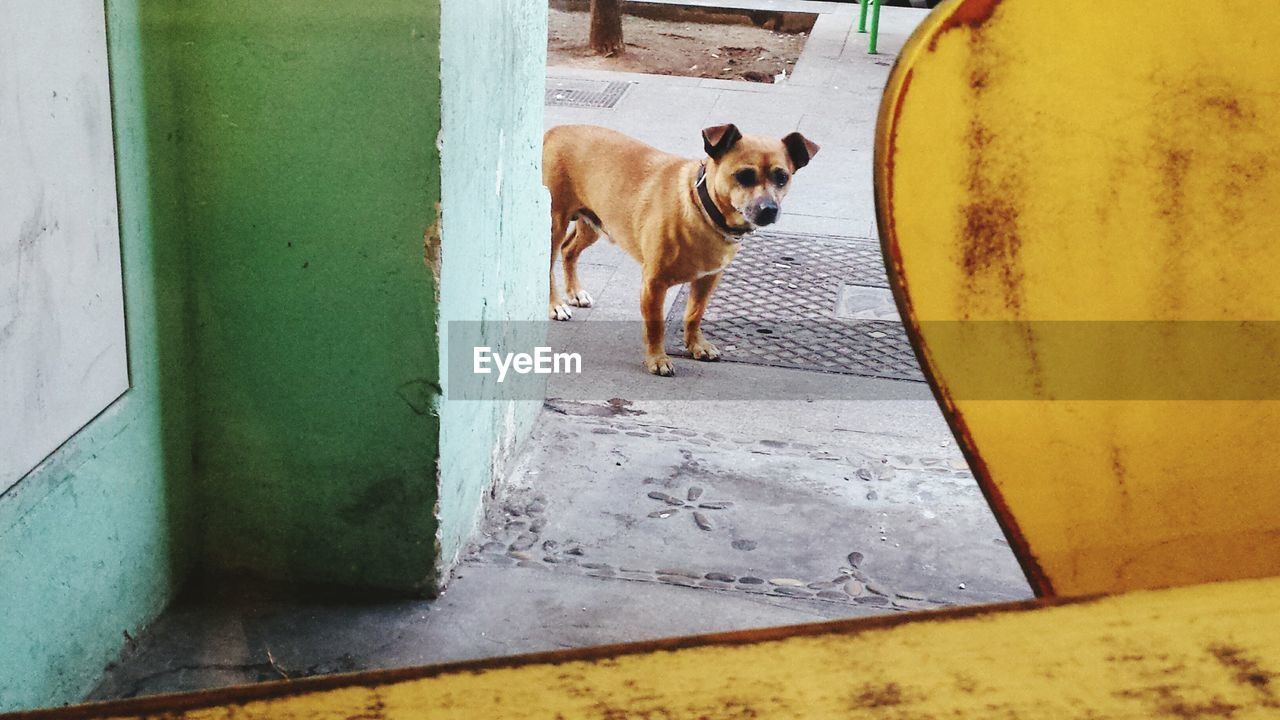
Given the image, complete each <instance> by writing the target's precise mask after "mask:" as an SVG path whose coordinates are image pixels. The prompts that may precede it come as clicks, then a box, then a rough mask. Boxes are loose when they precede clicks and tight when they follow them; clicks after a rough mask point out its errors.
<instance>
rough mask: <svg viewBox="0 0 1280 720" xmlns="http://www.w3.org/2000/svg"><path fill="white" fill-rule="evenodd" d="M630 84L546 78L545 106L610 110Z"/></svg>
mask: <svg viewBox="0 0 1280 720" xmlns="http://www.w3.org/2000/svg"><path fill="white" fill-rule="evenodd" d="M629 87H631V83H627V82H619V81H615V82H606V81H604V80H571V79H563V80H557V79H554V78H547V95H546V104H547V105H549V106H552V107H576V108H611V107H613V106H614V105H616V104H618V100H620V99H621V98H622V95H623V94H624V93H626V92H627V88H629Z"/></svg>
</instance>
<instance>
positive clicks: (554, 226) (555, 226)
mask: <svg viewBox="0 0 1280 720" xmlns="http://www.w3.org/2000/svg"><path fill="white" fill-rule="evenodd" d="M568 228H569V218H568V217H567V216H566V215H565V214H564V213H563V212H559V213H558V212H555V211H552V213H551V297H550V299H549V300H548V302H547V316H548V317H550V318H551V319H552V320H568V319H569V318H571V317H573V311H572V310H570V309H569V306H568V305H565V304H564V301H563V300H562V299H561V297H560V293H559V292H558V291H557V290H556V257H558V256H559V255H560V247H561V246H562V245H563V244H564V243H565V242H566V241H567V240H568V238H565V236H564V234H565V231H566V230H568Z"/></svg>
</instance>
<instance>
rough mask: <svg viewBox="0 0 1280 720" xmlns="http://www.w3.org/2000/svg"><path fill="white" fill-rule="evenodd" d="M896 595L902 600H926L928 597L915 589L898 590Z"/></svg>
mask: <svg viewBox="0 0 1280 720" xmlns="http://www.w3.org/2000/svg"><path fill="white" fill-rule="evenodd" d="M897 595H898V597H900V598H902V599H904V600H928V599H929V598H928V596H926V595H925V594H924V593H922V592H916V591H915V590H899V591H898V593H897Z"/></svg>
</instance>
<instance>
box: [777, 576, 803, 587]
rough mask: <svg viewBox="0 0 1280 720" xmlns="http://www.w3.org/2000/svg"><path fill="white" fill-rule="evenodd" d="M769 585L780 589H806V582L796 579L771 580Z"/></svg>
mask: <svg viewBox="0 0 1280 720" xmlns="http://www.w3.org/2000/svg"><path fill="white" fill-rule="evenodd" d="M769 584H770V585H777V586H779V587H793V588H802V587H804V581H803V580H797V579H795V578H770V579H769Z"/></svg>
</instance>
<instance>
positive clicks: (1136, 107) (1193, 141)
mask: <svg viewBox="0 0 1280 720" xmlns="http://www.w3.org/2000/svg"><path fill="white" fill-rule="evenodd" d="M1277 37H1280V12H1277V11H1276V7H1275V6H1274V4H1273V3H1259V2H1244V1H1231V0H1224V1H1215V2H1203V1H1202V0H1169V1H1166V2H1160V3H1146V2H1115V3H1086V4H1082V3H1076V2H1042V1H1039V0H1003V1H1000V0H968V1H965V2H953V3H950V4H948V5H944V6H943V7H942V8H940V9H939V10H938V11H937V12H935V13H934V15H932V16H931V17H930V18H929V20H927V21H926V22H925V23H924V24H923V25H922V26H921V28H920V29H919V30H918V31H917V33H916V34H915V36H914V37H913V38H912V40H911V42H910V43H909V44H908V46H907V48H906V49H905V51H904V52H903V54H902V56H901V57H900V59H899V63H898V65H897V67H896V68H895V69H894V72H893V74H892V77H891V80H890V84H889V88H888V90H887V91H886V95H885V99H884V104H883V105H882V109H881V120H880V127H879V129H878V136H877V149H876V151H877V158H876V173H877V205H878V209H879V215H880V226H881V234H882V237H883V239H884V243H885V251H886V257H887V258H888V259H889V261H890V265H891V268H890V269H891V276H892V280H893V285H894V291H895V294H896V295H897V297H898V301H899V306H900V308H901V309H902V310H903V313H904V316H905V317H906V318H907V319H908V322H909V324H910V325H911V327H912V329H913V334H914V336H915V337H914V340H915V342H916V345H917V350H918V352H919V353H921V354H922V355H923V360H924V362H925V365H926V371H927V372H928V373H929V374H930V376H931V377H932V379H933V380H934V381H935V391H936V392H938V394H939V399H940V402H941V403H942V404H943V407H944V410H945V411H946V412H947V414H948V415H949V418H950V420H951V422H952V427H953V428H954V429H955V430H956V432H957V435H958V436H959V437H960V440H961V443H962V445H963V447H964V448H965V451H966V453H967V454H968V455H969V458H970V460H971V462H972V464H973V465H974V466H975V468H976V470H977V471H978V474H979V477H980V480H981V481H982V482H983V485H984V489H985V490H986V492H987V495H988V497H989V498H990V499H991V500H992V504H993V505H994V506H995V508H996V510H997V512H998V514H1000V516H1001V520H1002V523H1003V524H1004V525H1005V527H1006V530H1007V531H1008V533H1009V535H1010V539H1011V540H1012V541H1013V543H1014V546H1015V548H1016V550H1017V551H1018V553H1019V556H1020V558H1021V559H1022V560H1023V565H1024V568H1026V569H1027V571H1028V574H1029V575H1030V576H1031V578H1032V581H1033V583H1034V584H1035V585H1036V586H1037V588H1038V590H1039V591H1040V592H1041V593H1042V594H1059V595H1083V594H1093V593H1099V592H1115V591H1123V590H1128V589H1133V588H1150V587H1164V586H1173V585H1179V584H1189V583H1196V582H1203V581H1211V580H1222V579H1233V578H1248V577H1263V576H1269V575H1274V574H1276V573H1278V572H1280V482H1278V481H1277V479H1276V475H1277V470H1278V469H1280V442H1276V435H1277V429H1278V428H1280V404H1278V403H1277V402H1275V400H1277V399H1280V373H1278V372H1277V359H1280V329H1278V328H1277V327H1275V326H1277V325H1280V323H1275V322H1274V321H1276V320H1278V319H1280V270H1278V269H1280V61H1277V56H1276V53H1275V47H1276V38H1277Z"/></svg>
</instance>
